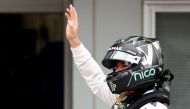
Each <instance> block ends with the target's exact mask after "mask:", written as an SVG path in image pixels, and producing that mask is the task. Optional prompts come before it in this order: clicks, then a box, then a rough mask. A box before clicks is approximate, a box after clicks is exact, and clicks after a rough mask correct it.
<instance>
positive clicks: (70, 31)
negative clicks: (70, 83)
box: [65, 5, 116, 106]
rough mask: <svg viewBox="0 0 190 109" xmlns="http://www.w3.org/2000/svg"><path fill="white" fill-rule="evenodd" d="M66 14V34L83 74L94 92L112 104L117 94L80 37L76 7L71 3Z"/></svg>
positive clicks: (75, 60) (74, 57) (77, 64)
mask: <svg viewBox="0 0 190 109" xmlns="http://www.w3.org/2000/svg"><path fill="white" fill-rule="evenodd" d="M65 16H66V17H67V26H66V36H67V39H68V40H69V43H70V45H71V51H72V54H73V59H74V62H75V64H76V66H77V68H78V69H79V72H80V74H81V76H82V77H83V78H84V79H85V81H86V83H87V85H88V86H89V87H90V89H91V91H92V93H93V94H94V95H96V96H97V97H99V98H100V99H101V100H102V101H103V102H105V103H106V104H108V105H109V106H111V105H112V104H113V103H114V102H115V100H116V95H113V94H112V93H111V91H110V90H109V87H108V85H107V84H106V82H105V81H104V80H105V79H106V76H105V74H104V73H103V71H102V69H101V68H100V66H99V65H98V64H97V62H96V61H95V60H94V59H93V57H92V56H91V54H90V52H89V51H88V50H87V49H86V48H85V47H84V46H83V44H82V43H81V41H80V40H79V38H78V27H79V23H78V17H77V12H76V9H75V8H74V7H73V6H72V5H70V6H69V8H67V12H66V13H65Z"/></svg>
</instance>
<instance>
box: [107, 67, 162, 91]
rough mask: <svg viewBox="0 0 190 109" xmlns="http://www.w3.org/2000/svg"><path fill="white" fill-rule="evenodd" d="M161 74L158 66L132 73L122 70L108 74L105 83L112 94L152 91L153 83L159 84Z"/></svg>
mask: <svg viewBox="0 0 190 109" xmlns="http://www.w3.org/2000/svg"><path fill="white" fill-rule="evenodd" d="M161 74H162V72H161V71H160V67H159V66H157V67H152V68H148V69H143V70H138V71H134V72H132V70H123V71H120V72H112V73H110V74H109V75H108V76H107V78H106V81H107V84H108V86H109V88H110V90H111V92H112V93H114V94H120V93H122V92H124V91H138V90H149V89H152V88H153V87H154V85H155V83H156V82H159V81H158V80H159V77H160V76H161Z"/></svg>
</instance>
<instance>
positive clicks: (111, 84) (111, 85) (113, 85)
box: [109, 82, 117, 91]
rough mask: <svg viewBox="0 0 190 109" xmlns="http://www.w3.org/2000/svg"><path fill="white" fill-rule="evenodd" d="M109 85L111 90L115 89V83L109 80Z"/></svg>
mask: <svg viewBox="0 0 190 109" xmlns="http://www.w3.org/2000/svg"><path fill="white" fill-rule="evenodd" d="M109 85H110V88H111V90H112V91H115V89H116V87H117V86H116V84H114V83H112V82H109Z"/></svg>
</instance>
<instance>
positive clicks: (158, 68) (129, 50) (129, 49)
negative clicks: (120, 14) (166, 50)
mask: <svg viewBox="0 0 190 109" xmlns="http://www.w3.org/2000/svg"><path fill="white" fill-rule="evenodd" d="M118 61H124V62H126V63H131V64H132V67H131V68H130V69H126V70H123V71H121V73H117V72H115V71H113V72H112V73H110V74H108V76H107V79H106V80H107V84H108V86H109V87H110V89H111V91H112V92H113V93H121V92H124V91H126V90H132V91H135V90H139V89H142V88H143V89H146V88H147V89H149V88H152V87H153V86H154V84H155V82H156V80H157V79H158V78H159V75H160V72H162V70H163V56H162V51H161V47H160V43H159V41H158V40H157V39H156V38H146V37H142V36H130V37H128V38H125V39H120V40H118V41H116V42H115V43H114V44H113V45H112V46H111V47H110V48H109V49H108V51H107V54H106V56H105V57H104V59H103V60H102V64H103V66H105V67H106V68H108V69H113V68H114V67H115V66H116V63H117V62H118Z"/></svg>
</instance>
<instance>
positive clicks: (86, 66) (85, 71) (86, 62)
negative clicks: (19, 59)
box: [71, 43, 168, 109]
mask: <svg viewBox="0 0 190 109" xmlns="http://www.w3.org/2000/svg"><path fill="white" fill-rule="evenodd" d="M71 51H72V54H73V59H74V62H75V64H76V66H77V68H78V70H79V72H80V74H81V75H82V77H83V78H84V79H85V81H86V83H87V85H88V87H89V88H90V89H91V91H92V93H93V94H94V95H96V96H97V97H98V98H99V99H101V100H102V101H103V102H104V103H106V104H107V105H109V106H110V107H112V105H113V104H115V102H116V99H117V97H118V96H119V95H118V94H113V93H112V92H111V91H110V89H109V87H108V85H107V83H106V81H105V80H106V75H105V74H104V72H103V71H102V69H101V68H100V66H99V65H98V64H97V62H96V61H95V60H94V59H93V57H92V56H91V54H90V52H89V51H88V50H87V49H86V48H85V47H84V45H83V44H82V43H81V44H80V46H78V47H76V48H71ZM112 108H113V107H112ZM140 109H168V108H167V106H166V105H165V104H162V103H160V102H154V103H147V104H145V105H144V106H142V107H141V108H140Z"/></svg>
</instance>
